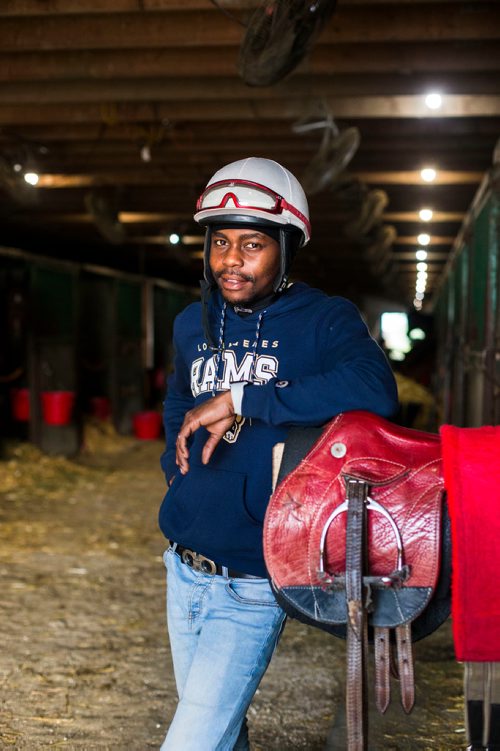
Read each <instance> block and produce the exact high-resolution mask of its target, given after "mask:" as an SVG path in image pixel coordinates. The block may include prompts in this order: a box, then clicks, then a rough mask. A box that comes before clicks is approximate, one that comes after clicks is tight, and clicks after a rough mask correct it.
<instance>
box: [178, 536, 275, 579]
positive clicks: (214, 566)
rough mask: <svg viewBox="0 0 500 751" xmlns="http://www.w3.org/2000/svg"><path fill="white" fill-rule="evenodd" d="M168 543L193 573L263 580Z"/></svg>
mask: <svg viewBox="0 0 500 751" xmlns="http://www.w3.org/2000/svg"><path fill="white" fill-rule="evenodd" d="M169 543H170V547H171V548H172V550H173V551H174V553H177V555H178V556H179V557H180V559H181V561H182V562H183V563H185V564H186V566H189V567H190V568H192V569H194V570H195V571H200V572H201V573H202V574H212V575H213V576H215V575H216V574H218V575H219V576H225V577H227V578H229V579H262V578H264V577H262V576H254V575H253V574H244V573H242V572H241V571H235V570H234V569H232V568H227V567H226V566H221V565H220V564H219V563H215V561H212V560H210V558H206V557H205V556H204V555H201V553H196V552H195V551H194V550H190V549H189V548H185V547H184V546H183V545H178V544H177V543H175V542H172V541H171V540H169Z"/></svg>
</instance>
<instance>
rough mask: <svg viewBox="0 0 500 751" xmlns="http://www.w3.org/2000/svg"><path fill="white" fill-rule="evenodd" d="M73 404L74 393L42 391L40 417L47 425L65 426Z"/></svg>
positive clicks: (69, 417)
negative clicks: (41, 416)
mask: <svg viewBox="0 0 500 751" xmlns="http://www.w3.org/2000/svg"><path fill="white" fill-rule="evenodd" d="M74 402H75V392H74V391H42V415H43V419H44V421H45V422H46V423H47V425H67V424H68V423H69V422H70V420H71V412H72V410H73V404H74Z"/></svg>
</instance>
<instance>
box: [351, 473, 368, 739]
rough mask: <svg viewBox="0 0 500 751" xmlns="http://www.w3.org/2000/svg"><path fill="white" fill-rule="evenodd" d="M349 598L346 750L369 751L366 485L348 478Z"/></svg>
mask: <svg viewBox="0 0 500 751" xmlns="http://www.w3.org/2000/svg"><path fill="white" fill-rule="evenodd" d="M346 490H347V530H346V599H347V685H346V711H347V748H348V751H365V749H366V739H367V733H366V729H367V728H366V726H367V722H366V701H365V699H366V641H367V640H366V629H367V626H366V612H365V606H364V602H363V565H364V539H365V532H366V525H365V514H366V509H365V500H366V497H367V495H368V486H367V485H366V483H364V482H362V481H360V480H355V479H353V478H350V477H347V478H346Z"/></svg>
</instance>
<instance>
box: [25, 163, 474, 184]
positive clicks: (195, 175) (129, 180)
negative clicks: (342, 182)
mask: <svg viewBox="0 0 500 751" xmlns="http://www.w3.org/2000/svg"><path fill="white" fill-rule="evenodd" d="M350 175H351V176H352V177H354V178H357V179H359V180H362V181H364V182H366V183H368V184H369V185H421V184H422V178H421V177H420V173H419V172H418V171H417V170H415V171H406V172H396V171H395V172H367V171H364V172H354V171H353V172H351V173H350ZM208 176H210V170H208ZM203 177H204V174H203V170H195V169H194V168H193V165H190V164H186V165H178V166H177V167H176V168H175V169H174V168H172V169H169V170H165V171H163V170H161V169H158V168H155V166H154V164H153V165H148V169H142V170H139V169H135V170H134V169H129V170H127V169H126V170H123V171H116V169H115V170H114V171H107V172H105V173H103V174H102V175H94V174H62V173H61V174H41V175H40V180H39V182H38V185H37V186H36V188H35V189H40V188H74V187H86V186H90V185H99V184H103V185H104V184H106V185H127V184H129V185H148V184H150V185H157V184H162V183H165V184H166V185H168V184H172V183H174V184H179V183H180V184H185V183H190V182H192V181H193V180H195V181H197V180H199V179H200V178H201V179H203ZM482 178H483V173H482V172H465V171H463V172H458V171H457V172H452V171H447V172H445V171H443V172H440V173H438V176H437V178H436V181H435V183H434V185H457V184H461V185H466V184H479V183H480V182H481V179H482Z"/></svg>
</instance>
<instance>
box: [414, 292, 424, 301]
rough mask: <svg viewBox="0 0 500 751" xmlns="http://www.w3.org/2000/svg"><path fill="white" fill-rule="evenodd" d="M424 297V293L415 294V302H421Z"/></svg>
mask: <svg viewBox="0 0 500 751" xmlns="http://www.w3.org/2000/svg"><path fill="white" fill-rule="evenodd" d="M424 297H425V294H424V292H415V300H423V299H424Z"/></svg>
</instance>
